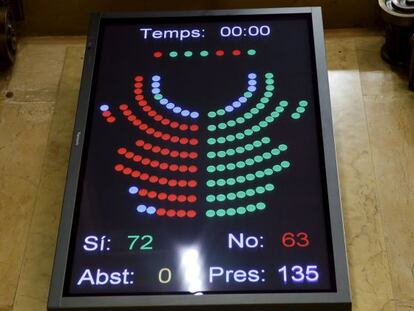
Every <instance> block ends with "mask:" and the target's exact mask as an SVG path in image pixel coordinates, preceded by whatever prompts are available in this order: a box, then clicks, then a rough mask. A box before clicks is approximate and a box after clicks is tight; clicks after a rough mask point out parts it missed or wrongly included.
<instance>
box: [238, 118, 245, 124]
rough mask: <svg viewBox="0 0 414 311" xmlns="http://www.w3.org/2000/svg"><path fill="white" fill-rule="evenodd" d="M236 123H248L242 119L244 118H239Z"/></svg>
mask: <svg viewBox="0 0 414 311" xmlns="http://www.w3.org/2000/svg"><path fill="white" fill-rule="evenodd" d="M236 122H237V123H238V124H243V123H244V122H246V120H245V119H244V118H242V117H238V118H237V119H236Z"/></svg>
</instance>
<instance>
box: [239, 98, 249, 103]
mask: <svg viewBox="0 0 414 311" xmlns="http://www.w3.org/2000/svg"><path fill="white" fill-rule="evenodd" d="M239 102H241V103H243V104H244V103H245V102H247V98H246V97H243V96H242V97H240V98H239Z"/></svg>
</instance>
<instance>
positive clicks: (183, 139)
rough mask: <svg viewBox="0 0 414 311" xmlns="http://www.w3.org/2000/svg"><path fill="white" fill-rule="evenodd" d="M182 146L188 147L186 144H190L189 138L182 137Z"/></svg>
mask: <svg viewBox="0 0 414 311" xmlns="http://www.w3.org/2000/svg"><path fill="white" fill-rule="evenodd" d="M180 144H181V145H186V144H188V138H187V137H181V138H180Z"/></svg>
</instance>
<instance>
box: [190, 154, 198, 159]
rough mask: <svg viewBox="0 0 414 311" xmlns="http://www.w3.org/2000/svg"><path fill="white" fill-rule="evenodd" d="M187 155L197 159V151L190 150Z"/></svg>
mask: <svg viewBox="0 0 414 311" xmlns="http://www.w3.org/2000/svg"><path fill="white" fill-rule="evenodd" d="M189 156H190V159H197V157H198V153H197V152H190V154H189Z"/></svg>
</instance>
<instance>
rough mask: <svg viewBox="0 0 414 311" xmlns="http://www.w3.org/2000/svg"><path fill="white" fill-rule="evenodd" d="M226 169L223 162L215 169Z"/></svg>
mask: <svg viewBox="0 0 414 311" xmlns="http://www.w3.org/2000/svg"><path fill="white" fill-rule="evenodd" d="M225 169H226V167H225V166H224V165H223V164H219V165H217V170H218V171H219V172H224V170H225Z"/></svg>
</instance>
